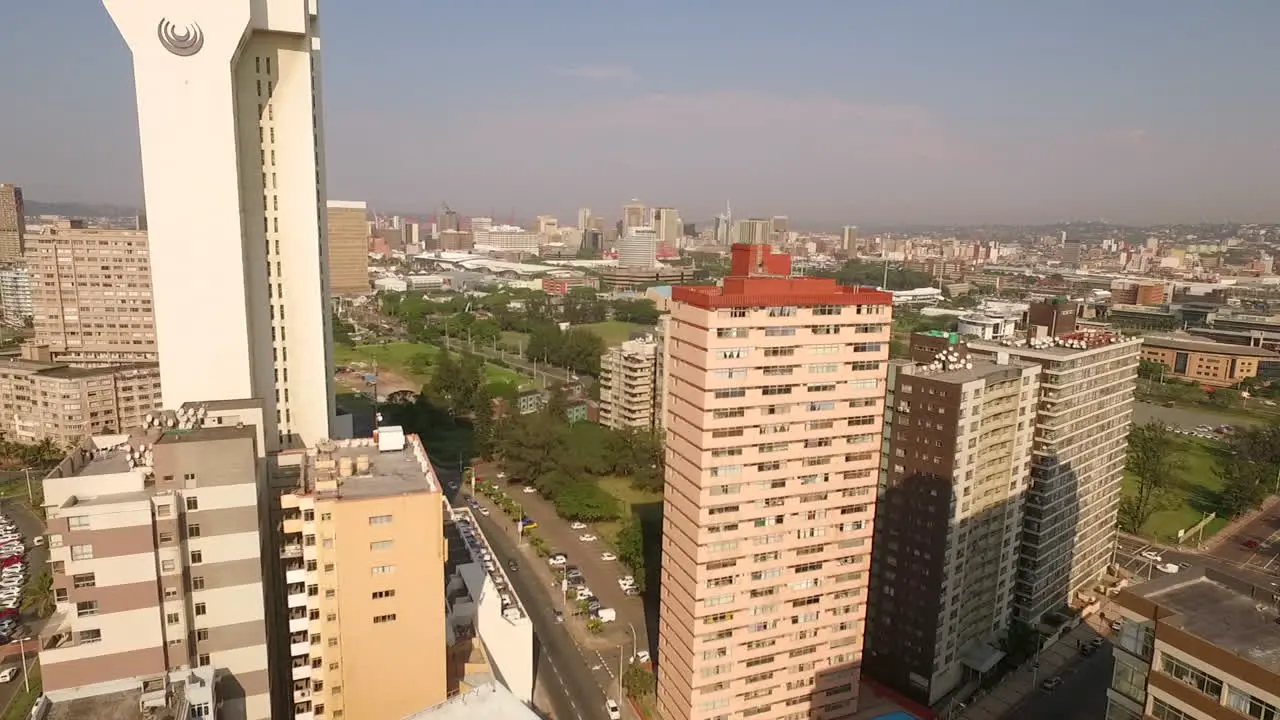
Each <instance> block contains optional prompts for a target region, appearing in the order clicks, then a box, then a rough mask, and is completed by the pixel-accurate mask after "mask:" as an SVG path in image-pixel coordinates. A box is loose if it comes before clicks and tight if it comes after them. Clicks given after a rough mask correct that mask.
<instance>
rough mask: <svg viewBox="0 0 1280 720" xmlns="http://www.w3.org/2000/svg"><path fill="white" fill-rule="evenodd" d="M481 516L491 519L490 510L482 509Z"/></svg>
mask: <svg viewBox="0 0 1280 720" xmlns="http://www.w3.org/2000/svg"><path fill="white" fill-rule="evenodd" d="M480 514H481V515H484V516H485V517H489V508H480Z"/></svg>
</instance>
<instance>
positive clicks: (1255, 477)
mask: <svg viewBox="0 0 1280 720" xmlns="http://www.w3.org/2000/svg"><path fill="white" fill-rule="evenodd" d="M1218 476H1219V477H1220V478H1221V479H1222V492H1221V494H1220V495H1219V496H1218V497H1219V500H1218V503H1219V507H1220V508H1221V509H1222V511H1223V513H1224V514H1226V515H1227V516H1228V517H1236V516H1237V515H1241V514H1243V513H1246V512H1249V511H1250V510H1254V509H1256V508H1258V507H1261V506H1262V501H1263V500H1265V499H1266V498H1267V495H1268V494H1270V492H1271V487H1272V483H1274V482H1275V479H1276V472H1275V470H1274V468H1273V467H1271V466H1269V465H1261V464H1258V463H1255V462H1250V461H1249V460H1248V459H1247V458H1245V457H1241V456H1239V455H1235V456H1232V457H1231V458H1229V459H1228V460H1226V461H1224V462H1223V463H1222V465H1221V466H1220V467H1219V470H1218Z"/></svg>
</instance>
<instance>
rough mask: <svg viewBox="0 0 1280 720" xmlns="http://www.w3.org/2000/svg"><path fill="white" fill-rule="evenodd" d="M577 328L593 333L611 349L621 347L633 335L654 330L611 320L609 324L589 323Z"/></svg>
mask: <svg viewBox="0 0 1280 720" xmlns="http://www.w3.org/2000/svg"><path fill="white" fill-rule="evenodd" d="M577 327H580V328H583V329H586V330H590V331H591V332H593V333H595V334H596V335H597V336H599V337H600V339H601V340H603V341H604V344H605V345H608V346H610V347H612V346H614V345H621V344H622V343H624V342H626V341H627V340H630V339H631V334H632V333H637V332H644V331H646V330H651V329H652V328H648V327H646V326H644V325H637V324H635V323H629V322H619V321H617V320H610V321H608V322H601V323H589V324H587V325H578V326H577Z"/></svg>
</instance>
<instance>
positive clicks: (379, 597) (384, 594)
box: [373, 590, 396, 600]
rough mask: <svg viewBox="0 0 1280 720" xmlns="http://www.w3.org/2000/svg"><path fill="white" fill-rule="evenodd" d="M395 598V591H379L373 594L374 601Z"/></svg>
mask: <svg viewBox="0 0 1280 720" xmlns="http://www.w3.org/2000/svg"><path fill="white" fill-rule="evenodd" d="M395 596H396V591H395V590H379V591H377V592H375V593H374V594H373V599H374V600H383V599H385V598H393V597H395Z"/></svg>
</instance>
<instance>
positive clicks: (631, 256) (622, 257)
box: [618, 227, 658, 268]
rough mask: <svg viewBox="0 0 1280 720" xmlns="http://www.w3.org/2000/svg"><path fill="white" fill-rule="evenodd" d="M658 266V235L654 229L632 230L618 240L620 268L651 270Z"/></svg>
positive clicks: (640, 228) (641, 228)
mask: <svg viewBox="0 0 1280 720" xmlns="http://www.w3.org/2000/svg"><path fill="white" fill-rule="evenodd" d="M657 264H658V234H657V232H655V231H654V229H653V228H646V227H638V228H631V229H630V230H628V231H627V234H626V235H625V236H623V237H622V238H621V239H619V240H618V266H619V267H624V268H651V267H653V266H654V265H657Z"/></svg>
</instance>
